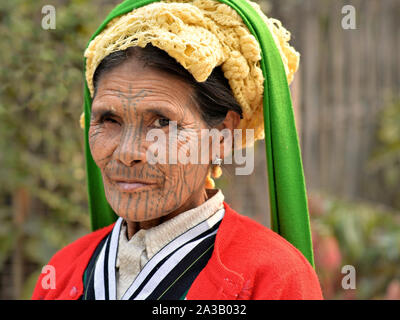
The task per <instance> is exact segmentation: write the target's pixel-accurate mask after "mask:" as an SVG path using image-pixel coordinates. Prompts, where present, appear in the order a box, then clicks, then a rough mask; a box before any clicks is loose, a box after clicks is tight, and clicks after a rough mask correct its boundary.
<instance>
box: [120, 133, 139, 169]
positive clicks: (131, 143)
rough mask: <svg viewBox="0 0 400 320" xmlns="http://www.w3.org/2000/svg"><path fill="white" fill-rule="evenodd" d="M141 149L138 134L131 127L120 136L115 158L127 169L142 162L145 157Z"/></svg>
mask: <svg viewBox="0 0 400 320" xmlns="http://www.w3.org/2000/svg"><path fill="white" fill-rule="evenodd" d="M143 147H144V146H143V144H142V137H141V134H140V132H139V131H138V130H135V129H134V128H132V127H131V128H129V129H127V130H124V132H123V134H122V136H121V140H120V143H119V145H118V148H117V149H116V150H115V153H116V158H117V160H118V161H120V162H122V163H123V164H124V165H125V166H127V167H131V166H133V165H134V164H137V163H140V162H144V161H145V160H146V157H145V152H144V150H143V149H144V148H143Z"/></svg>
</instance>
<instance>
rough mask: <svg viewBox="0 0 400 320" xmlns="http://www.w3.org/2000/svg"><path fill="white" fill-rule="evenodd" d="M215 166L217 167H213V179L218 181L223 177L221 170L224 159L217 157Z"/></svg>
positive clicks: (214, 162)
mask: <svg viewBox="0 0 400 320" xmlns="http://www.w3.org/2000/svg"><path fill="white" fill-rule="evenodd" d="M213 164H215V166H213V167H212V169H211V175H212V177H213V178H215V179H218V178H219V177H220V176H221V175H222V169H221V164H222V159H221V158H218V157H216V158H215V159H214V161H213Z"/></svg>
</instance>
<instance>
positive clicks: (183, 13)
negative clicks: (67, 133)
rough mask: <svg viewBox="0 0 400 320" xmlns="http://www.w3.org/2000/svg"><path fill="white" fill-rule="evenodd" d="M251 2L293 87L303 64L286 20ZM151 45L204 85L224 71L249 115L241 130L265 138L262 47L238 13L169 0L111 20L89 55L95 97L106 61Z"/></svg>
mask: <svg viewBox="0 0 400 320" xmlns="http://www.w3.org/2000/svg"><path fill="white" fill-rule="evenodd" d="M248 2H249V3H250V4H251V5H252V6H253V7H254V8H255V10H256V11H257V12H258V13H259V14H260V16H261V17H262V18H263V20H264V22H265V23H266V25H267V27H268V28H269V30H270V31H271V34H272V36H273V38H274V41H275V43H276V45H277V48H278V50H279V52H280V54H281V58H282V61H283V65H284V68H285V71H286V75H287V79H288V82H289V83H290V82H291V81H292V79H293V75H294V73H295V72H296V70H297V68H298V65H299V53H298V52H296V51H295V49H294V48H293V47H291V46H290V45H289V40H290V33H289V32H288V31H287V30H286V29H285V28H284V27H283V26H282V24H281V23H280V21H278V20H276V19H271V18H267V17H266V16H265V15H264V14H263V13H262V11H261V9H260V7H259V5H258V4H256V3H254V2H251V1H248ZM148 43H151V44H152V45H153V46H156V47H158V48H160V49H162V50H164V51H166V52H167V53H168V54H169V55H170V56H171V57H173V58H175V59H176V61H177V62H178V63H180V64H181V65H182V66H183V67H184V68H185V69H186V70H188V71H189V72H190V73H191V74H192V75H193V77H194V78H195V79H196V80H197V81H199V82H202V81H206V80H207V78H208V76H209V75H210V74H211V72H212V71H213V69H214V68H215V67H216V66H221V68H222V71H223V72H224V75H225V77H226V78H227V79H228V81H229V84H230V87H231V89H232V92H233V95H234V97H235V98H236V100H237V101H238V103H239V104H240V106H241V108H242V111H243V118H242V119H241V121H240V123H239V127H238V128H239V129H254V140H258V139H263V138H264V122H263V93H264V77H263V74H262V70H261V68H260V60H261V55H260V46H259V44H258V42H257V40H256V39H255V37H254V36H253V35H252V34H251V33H250V32H249V30H248V29H247V27H246V25H245V24H244V23H243V21H242V19H241V17H240V16H239V15H238V13H237V12H236V11H235V10H234V9H232V8H231V7H230V6H228V5H226V4H223V3H220V2H218V1H215V0H192V1H182V0H164V1H161V2H155V3H151V4H148V5H146V6H143V7H140V8H138V9H135V10H133V11H131V12H129V13H127V14H124V15H122V16H119V17H117V18H115V19H113V20H111V21H110V22H109V23H108V25H107V26H106V28H104V30H103V31H102V32H101V33H100V34H99V35H97V36H96V37H95V38H94V39H93V40H92V41H91V42H90V44H89V46H88V47H87V49H86V51H85V57H86V59H87V60H86V73H85V75H86V80H87V84H88V88H89V91H90V94H91V96H92V97H93V93H94V87H93V75H94V72H95V70H96V68H97V67H98V65H99V64H100V62H101V61H102V60H103V59H104V58H105V57H106V56H108V55H109V54H111V53H113V52H115V51H119V50H124V49H127V48H128V47H132V46H140V47H145V46H146V45H147V44H148ZM81 120H83V119H81ZM81 123H82V122H81ZM243 132H244V134H243V135H242V146H243V147H244V146H251V144H252V143H253V141H246V140H245V139H246V135H245V130H243Z"/></svg>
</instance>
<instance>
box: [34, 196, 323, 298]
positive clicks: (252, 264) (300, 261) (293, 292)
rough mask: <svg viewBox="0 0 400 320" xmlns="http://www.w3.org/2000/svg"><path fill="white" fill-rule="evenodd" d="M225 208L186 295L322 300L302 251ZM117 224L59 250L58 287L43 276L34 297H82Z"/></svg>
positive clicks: (55, 258) (53, 262) (52, 262)
mask: <svg viewBox="0 0 400 320" xmlns="http://www.w3.org/2000/svg"><path fill="white" fill-rule="evenodd" d="M224 206H225V215H224V218H223V219H222V222H221V225H220V226H219V229H218V232H217V236H216V240H215V247H214V251H213V253H212V256H211V258H210V260H209V262H208V263H207V265H206V267H205V268H204V269H203V270H202V271H201V272H200V274H199V275H198V277H197V278H196V279H195V281H194V282H193V284H192V286H191V287H190V290H189V292H188V294H187V296H186V298H187V299H194V300H196V299H198V300H200V299H210V300H224V299H266V300H267V299H268V300H269V299H322V293H321V288H320V285H319V281H318V278H317V275H316V273H315V271H314V269H313V268H312V267H311V265H310V264H309V262H308V261H307V259H306V258H305V257H304V256H303V255H302V254H301V253H300V251H299V250H297V249H296V248H295V247H294V246H292V245H291V244H290V243H289V242H287V241H286V240H285V239H284V238H282V237H281V236H279V235H278V234H277V233H275V232H273V231H272V230H270V229H268V228H266V227H264V226H262V225H261V224H258V223H257V222H255V221H253V220H251V219H249V218H248V217H245V216H242V215H239V214H238V213H236V212H235V211H234V210H232V209H231V208H230V207H229V206H228V205H227V204H226V203H225V202H224ZM112 227H113V225H110V226H108V227H105V228H102V229H100V230H97V231H95V232H92V233H90V234H88V235H86V236H84V237H82V238H80V239H78V240H76V241H75V242H73V243H72V244H70V245H68V246H66V247H65V248H63V249H62V250H60V251H59V252H57V253H56V254H55V255H54V256H53V258H52V259H51V260H50V262H49V265H51V266H53V267H54V269H53V270H55V289H51V288H49V289H45V288H46V286H42V278H43V277H44V276H46V273H45V274H41V275H40V277H39V279H38V281H37V284H36V287H35V290H34V292H33V296H32V299H46V300H52V299H66V300H74V299H78V298H79V297H80V296H81V295H82V293H83V273H84V271H85V269H86V266H87V264H88V263H89V260H90V258H91V256H92V254H93V253H94V250H95V249H96V247H97V245H98V244H99V243H100V241H101V240H102V239H103V238H104V237H105V236H107V234H108V233H109V232H111V229H112ZM45 281H46V279H44V282H45ZM43 287H45V288H43ZM47 287H48V286H47Z"/></svg>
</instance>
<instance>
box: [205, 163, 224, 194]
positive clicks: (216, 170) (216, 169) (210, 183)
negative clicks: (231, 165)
mask: <svg viewBox="0 0 400 320" xmlns="http://www.w3.org/2000/svg"><path fill="white" fill-rule="evenodd" d="M212 164H213V166H212V167H211V172H209V173H208V175H207V177H206V189H214V188H215V182H214V180H213V178H215V179H218V178H219V177H220V176H221V175H222V169H221V164H222V159H221V158H218V157H216V158H215V159H214V160H213V161H212ZM211 176H212V177H213V178H211Z"/></svg>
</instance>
